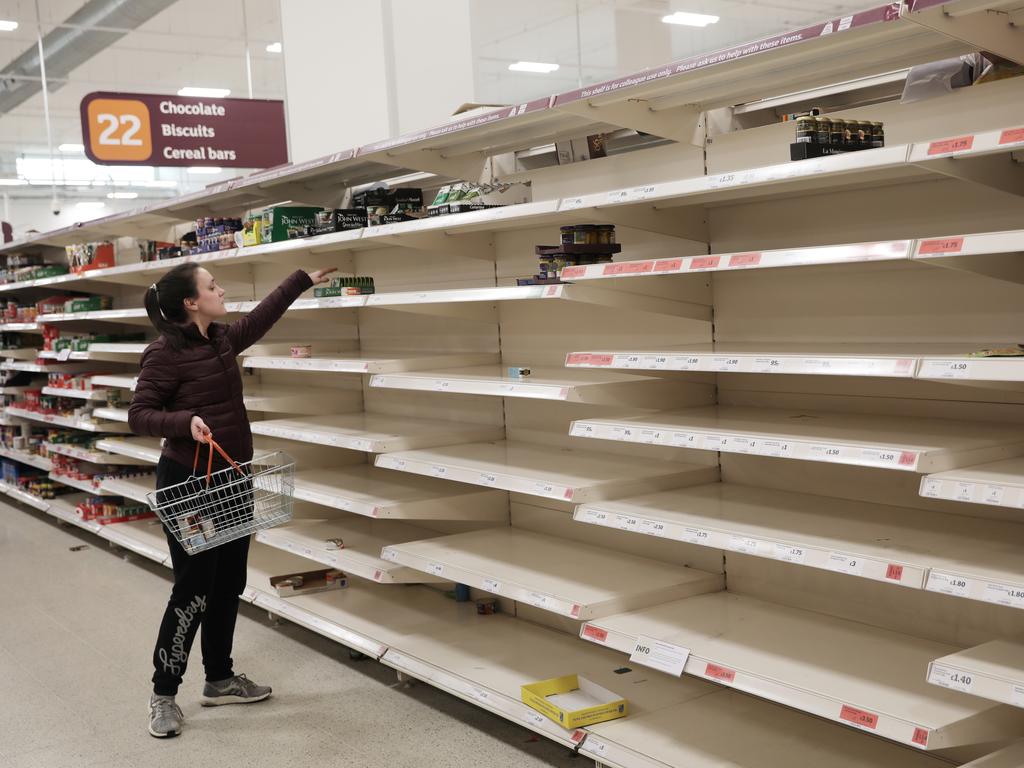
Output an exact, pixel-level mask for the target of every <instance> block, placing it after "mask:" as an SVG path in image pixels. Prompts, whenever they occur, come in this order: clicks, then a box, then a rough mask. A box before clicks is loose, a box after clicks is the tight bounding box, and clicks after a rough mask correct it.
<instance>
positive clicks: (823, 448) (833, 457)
mask: <svg viewBox="0 0 1024 768" xmlns="http://www.w3.org/2000/svg"><path fill="white" fill-rule="evenodd" d="M811 458H812V459H813V460H814V461H840V460H841V459H842V458H843V449H842V448H840V447H839V446H838V445H812V446H811Z"/></svg>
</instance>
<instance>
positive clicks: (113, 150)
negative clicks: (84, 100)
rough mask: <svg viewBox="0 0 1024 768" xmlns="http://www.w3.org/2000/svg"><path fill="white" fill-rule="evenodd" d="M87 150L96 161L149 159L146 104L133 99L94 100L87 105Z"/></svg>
mask: <svg viewBox="0 0 1024 768" xmlns="http://www.w3.org/2000/svg"><path fill="white" fill-rule="evenodd" d="M88 129H89V149H90V150H91V151H92V154H93V157H95V158H96V159H97V160H100V161H103V160H109V161H113V162H118V161H120V162H126V161H133V160H149V158H150V156H151V155H152V154H153V132H152V129H151V128H150V120H149V107H147V106H146V104H145V103H144V102H141V101H138V100H137V99H95V100H93V101H90V102H89V108H88Z"/></svg>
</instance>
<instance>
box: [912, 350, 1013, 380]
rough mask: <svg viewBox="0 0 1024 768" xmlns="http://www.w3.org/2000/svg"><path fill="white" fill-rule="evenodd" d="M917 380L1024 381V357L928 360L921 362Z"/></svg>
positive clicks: (955, 357) (947, 357) (924, 359)
mask: <svg viewBox="0 0 1024 768" xmlns="http://www.w3.org/2000/svg"><path fill="white" fill-rule="evenodd" d="M917 378H919V379H933V380H945V381H1024V357H985V358H978V357H968V356H966V355H960V356H954V355H949V356H945V357H942V356H935V357H926V358H922V359H921V361H920V362H919V363H918V369H917Z"/></svg>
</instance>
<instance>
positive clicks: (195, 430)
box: [192, 416, 211, 443]
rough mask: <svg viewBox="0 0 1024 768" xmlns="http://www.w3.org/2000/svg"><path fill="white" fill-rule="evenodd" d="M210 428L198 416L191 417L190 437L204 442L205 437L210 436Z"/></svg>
mask: <svg viewBox="0 0 1024 768" xmlns="http://www.w3.org/2000/svg"><path fill="white" fill-rule="evenodd" d="M210 435H211V432H210V428H209V427H208V426H206V422H205V421H203V420H202V419H201V418H199V417H198V416H193V417H192V439H193V440H195V441H196V442H199V443H205V442H206V439H207V438H208V437H210Z"/></svg>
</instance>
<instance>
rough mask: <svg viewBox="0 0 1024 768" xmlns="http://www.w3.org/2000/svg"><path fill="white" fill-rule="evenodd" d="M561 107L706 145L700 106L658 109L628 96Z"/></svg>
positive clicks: (602, 120) (598, 119) (593, 118)
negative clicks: (624, 98) (608, 101)
mask: <svg viewBox="0 0 1024 768" xmlns="http://www.w3.org/2000/svg"><path fill="white" fill-rule="evenodd" d="M559 109H560V110H564V111H566V112H570V113H572V114H575V115H579V116H580V117H584V118H586V119H587V120H588V121H591V122H593V123H608V124H610V125H615V126H618V127H619V128H631V129H633V130H635V131H639V132H641V133H650V134H653V135H655V136H660V137H661V138H663V139H672V140H673V141H678V142H680V143H681V144H692V145H693V146H695V147H703V146H704V131H703V130H701V128H700V124H701V115H702V114H703V112H702V110H701V109H700V108H699V107H692V106H683V107H678V108H674V109H667V110H663V111H659V112H655V111H654V110H653V109H651V107H650V103H649V102H647V101H641V100H639V99H627V100H625V101H618V102H612V103H609V104H600V105H599V104H594V103H592V102H589V101H587V102H576V103H571V104H566V105H564V106H561V107H559Z"/></svg>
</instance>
